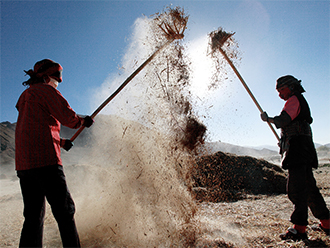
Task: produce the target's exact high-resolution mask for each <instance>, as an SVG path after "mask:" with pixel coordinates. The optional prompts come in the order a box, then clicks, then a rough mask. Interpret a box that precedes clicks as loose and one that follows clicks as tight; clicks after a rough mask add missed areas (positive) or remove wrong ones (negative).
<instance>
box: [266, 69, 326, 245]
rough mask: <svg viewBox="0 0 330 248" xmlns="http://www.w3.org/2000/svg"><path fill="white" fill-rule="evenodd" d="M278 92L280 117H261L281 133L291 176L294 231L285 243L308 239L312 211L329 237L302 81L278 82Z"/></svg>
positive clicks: (285, 78) (287, 79) (284, 163)
mask: <svg viewBox="0 0 330 248" xmlns="http://www.w3.org/2000/svg"><path fill="white" fill-rule="evenodd" d="M276 89H277V91H278V93H279V97H280V98H281V99H283V100H284V101H285V105H284V108H283V109H282V111H281V113H280V115H278V116H274V117H268V115H267V113H266V112H264V113H262V114H261V119H262V120H263V121H267V122H270V123H274V124H275V126H276V127H277V128H280V129H281V142H280V154H281V155H282V168H283V169H287V170H288V172H289V176H288V182H287V192H288V197H289V199H290V201H291V202H292V203H293V205H294V210H293V212H292V214H291V218H290V221H291V222H292V223H293V227H290V228H289V229H288V230H287V232H286V233H283V234H281V235H280V238H281V239H283V240H288V239H289V240H304V239H308V237H307V233H306V227H307V225H308V208H309V209H310V210H311V212H312V214H313V215H314V216H315V218H317V219H319V220H320V223H319V225H318V226H314V227H313V229H317V230H320V231H324V232H325V233H326V234H327V235H329V226H330V225H329V224H330V223H329V209H328V208H327V205H326V202H325V201H324V198H323V196H322V195H321V193H320V190H319V189H318V187H317V184H316V181H315V178H314V175H313V168H317V167H318V158H317V153H316V150H315V147H314V142H313V137H312V129H311V126H310V125H311V124H312V122H313V118H312V116H311V111H310V109H309V106H308V103H307V101H306V99H305V97H304V96H303V95H302V93H304V92H305V90H304V88H303V87H302V85H301V80H298V79H296V78H295V77H293V76H291V75H286V76H283V77H280V78H279V79H277V84H276Z"/></svg>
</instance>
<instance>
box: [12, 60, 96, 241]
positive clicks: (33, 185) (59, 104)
mask: <svg viewBox="0 0 330 248" xmlns="http://www.w3.org/2000/svg"><path fill="white" fill-rule="evenodd" d="M62 70H63V68H62V66H61V65H60V64H58V63H55V62H54V61H52V60H50V59H44V60H41V61H39V62H37V63H36V64H35V65H34V69H33V70H32V69H30V70H29V71H25V72H26V74H27V75H29V76H30V79H29V80H27V81H25V82H23V85H26V86H28V88H27V89H26V90H25V91H24V92H23V93H22V94H21V96H20V97H19V100H18V102H17V104H16V108H17V110H18V113H19V114H18V119H17V124H16V130H15V166H16V171H17V176H18V177H19V179H20V186H21V192H22V196H23V202H24V212H23V214H24V218H25V219H24V224H23V228H22V232H21V238H20V243H19V246H20V247H42V239H43V225H44V217H45V199H47V201H48V202H49V204H50V206H51V209H52V212H53V215H54V217H55V219H56V221H57V223H58V227H59V231H60V235H61V239H62V244H63V247H80V241H79V236H78V232H77V228H76V225H75V220H74V213H75V206H74V202H73V199H72V197H71V195H70V192H69V190H68V187H67V184H66V179H65V175H64V172H63V165H62V160H61V147H62V148H64V149H65V150H69V149H70V148H71V147H72V145H73V144H72V142H71V141H70V140H64V139H61V138H60V127H61V124H62V125H64V126H67V127H69V128H75V129H76V128H79V127H80V126H81V125H84V126H86V127H90V126H91V125H92V124H93V120H92V119H91V117H89V116H86V117H85V118H82V117H80V116H78V115H77V114H76V113H75V112H74V111H73V109H72V108H71V107H70V106H69V104H68V102H67V101H66V100H65V99H64V97H63V96H62V95H61V93H60V92H59V91H58V90H57V89H56V88H57V86H58V83H60V82H62Z"/></svg>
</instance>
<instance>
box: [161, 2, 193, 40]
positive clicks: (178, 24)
mask: <svg viewBox="0 0 330 248" xmlns="http://www.w3.org/2000/svg"><path fill="white" fill-rule="evenodd" d="M155 20H156V21H158V27H159V28H160V29H161V30H162V31H163V32H164V35H165V36H166V38H167V39H168V40H171V39H173V40H176V39H182V38H183V37H184V35H183V33H184V31H185V30H186V26H187V22H188V16H185V14H184V11H183V9H181V8H179V7H176V8H175V9H171V8H169V10H168V11H167V12H165V13H163V14H160V15H159V16H157V17H156V18H155Z"/></svg>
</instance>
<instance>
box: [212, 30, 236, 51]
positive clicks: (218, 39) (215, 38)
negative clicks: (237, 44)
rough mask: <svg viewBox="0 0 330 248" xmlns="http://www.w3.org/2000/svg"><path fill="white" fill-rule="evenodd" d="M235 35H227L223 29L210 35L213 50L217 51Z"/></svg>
mask: <svg viewBox="0 0 330 248" xmlns="http://www.w3.org/2000/svg"><path fill="white" fill-rule="evenodd" d="M234 34H235V33H227V32H225V31H224V30H223V29H222V28H219V29H218V30H216V31H213V32H211V33H210V38H211V49H212V51H215V50H217V49H219V48H220V47H222V46H223V44H224V43H225V42H226V41H227V40H228V39H230V37H232V36H233V35H234Z"/></svg>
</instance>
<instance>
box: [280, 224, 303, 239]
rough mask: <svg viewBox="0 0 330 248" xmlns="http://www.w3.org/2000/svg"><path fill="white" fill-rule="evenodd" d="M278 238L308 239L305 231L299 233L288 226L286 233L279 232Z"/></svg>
mask: <svg viewBox="0 0 330 248" xmlns="http://www.w3.org/2000/svg"><path fill="white" fill-rule="evenodd" d="M280 238H281V239H282V240H288V239H291V240H293V241H299V240H306V239H308V237H307V234H306V233H299V232H298V231H297V230H296V229H294V228H292V227H290V228H289V229H288V230H287V231H286V233H282V234H280Z"/></svg>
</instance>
